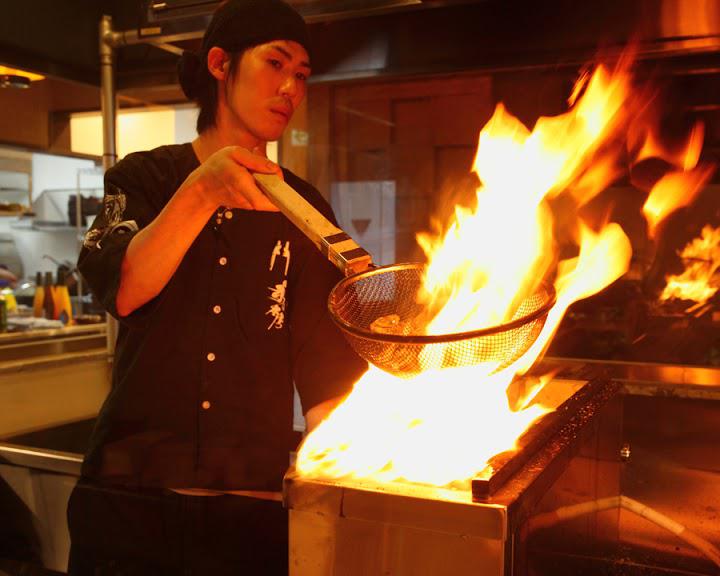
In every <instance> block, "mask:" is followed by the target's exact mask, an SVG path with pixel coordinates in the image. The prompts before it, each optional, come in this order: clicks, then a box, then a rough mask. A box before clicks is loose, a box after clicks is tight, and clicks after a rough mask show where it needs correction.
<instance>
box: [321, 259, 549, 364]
mask: <svg viewBox="0 0 720 576" xmlns="http://www.w3.org/2000/svg"><path fill="white" fill-rule="evenodd" d="M423 269H424V267H423V265H422V264H419V263H412V264H395V265H392V266H383V267H381V268H376V269H374V270H370V271H367V272H363V273H361V274H355V275H353V276H350V277H348V278H345V279H343V280H341V281H340V282H339V283H338V284H337V285H336V286H335V287H334V288H333V290H332V292H331V293H330V296H329V298H328V308H329V310H330V314H331V316H332V318H333V320H334V321H335V322H336V323H337V325H338V326H339V327H340V328H341V329H342V331H343V333H344V334H345V336H346V338H347V339H348V341H349V342H350V344H351V345H352V347H353V348H354V349H355V351H356V352H357V353H358V354H359V355H360V356H362V357H363V358H365V360H367V361H368V362H370V363H371V364H374V365H375V366H377V367H378V368H380V369H382V370H385V371H386V372H390V373H391V374H395V375H396V376H402V377H411V376H413V375H416V374H418V373H420V372H423V371H425V370H428V369H433V368H448V367H457V366H471V365H475V364H479V363H482V362H493V363H497V364H498V366H497V368H496V370H500V369H502V368H504V367H506V366H509V365H510V364H512V363H513V362H514V361H515V360H517V359H518V358H520V356H522V355H523V354H524V353H525V352H526V351H527V350H528V348H530V346H531V345H532V343H533V342H534V341H535V339H536V338H537V337H538V335H539V334H540V331H541V330H542V327H543V325H544V324H545V320H546V319H547V314H548V311H549V310H550V308H552V306H553V305H554V303H555V290H554V289H553V287H552V286H550V285H548V284H545V283H543V284H541V285H540V287H539V288H538V289H537V290H536V291H535V293H533V294H532V295H531V296H529V297H528V298H526V299H525V300H524V301H523V302H522V303H521V305H520V306H519V307H518V309H517V311H516V313H515V315H514V317H513V318H512V320H510V321H509V322H506V323H504V324H499V325H497V326H492V327H489V328H484V329H481V330H474V331H470V332H459V333H455V334H443V335H427V334H413V333H408V334H405V333H403V334H386V333H378V332H376V331H374V330H372V329H371V327H370V326H371V324H372V323H373V322H375V321H376V320H377V319H378V318H382V317H387V316H389V315H397V316H398V317H399V318H400V324H401V325H403V324H406V325H409V324H410V321H411V320H412V319H413V318H416V317H418V316H419V315H420V314H421V312H422V311H423V305H422V304H418V303H417V302H416V294H417V293H418V290H419V289H420V287H421V285H422V279H423ZM407 330H408V329H406V331H407ZM410 330H411V329H410Z"/></svg>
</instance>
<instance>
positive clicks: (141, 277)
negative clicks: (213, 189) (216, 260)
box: [115, 174, 216, 316]
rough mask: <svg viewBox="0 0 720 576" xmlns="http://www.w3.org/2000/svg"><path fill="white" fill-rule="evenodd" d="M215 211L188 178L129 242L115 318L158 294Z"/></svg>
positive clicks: (122, 269) (121, 275)
mask: <svg viewBox="0 0 720 576" xmlns="http://www.w3.org/2000/svg"><path fill="white" fill-rule="evenodd" d="M215 209H216V206H212V205H210V203H208V202H207V200H205V199H204V198H203V195H202V194H201V193H200V191H199V190H198V189H197V183H196V182H193V181H192V174H191V175H190V176H189V177H188V179H187V180H186V181H185V182H184V183H183V184H182V186H181V187H180V188H179V189H178V191H177V192H176V193H175V194H174V195H173V197H172V199H171V200H170V201H169V202H168V203H167V204H166V205H165V207H164V208H163V210H162V211H161V212H160V214H158V216H157V217H156V218H155V219H154V220H153V221H152V222H151V223H150V224H149V225H148V226H146V227H145V228H143V229H142V230H140V231H139V232H138V233H137V234H136V235H135V236H134V237H133V239H132V240H131V241H130V244H129V245H128V248H127V252H125V257H124V258H123V261H122V266H121V272H120V286H119V288H118V292H117V298H116V303H115V306H116V309H117V312H118V315H119V316H127V315H128V314H130V313H131V312H133V311H135V310H137V309H138V308H140V306H142V305H143V304H145V303H146V302H149V301H150V300H152V299H153V298H154V297H155V296H157V295H158V294H159V293H160V292H161V291H162V289H163V288H164V287H165V285H166V284H167V283H168V281H169V280H170V278H171V277H172V275H173V274H174V273H175V270H177V267H178V266H179V265H180V261H181V260H182V259H183V257H184V256H185V253H186V252H187V250H188V248H190V245H191V244H192V243H193V241H194V240H195V238H196V237H197V235H198V234H199V233H200V231H201V230H202V228H203V226H204V225H205V224H206V222H207V221H208V218H210V215H211V214H212V212H213V211H214V210H215Z"/></svg>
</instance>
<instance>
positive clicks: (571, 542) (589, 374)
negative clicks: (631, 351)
mask: <svg viewBox="0 0 720 576" xmlns="http://www.w3.org/2000/svg"><path fill="white" fill-rule="evenodd" d="M543 367H545V368H547V367H554V368H555V369H558V368H560V371H559V372H558V374H557V375H556V376H555V379H554V380H553V381H552V382H551V383H550V384H549V385H548V386H547V387H546V390H548V392H547V393H548V394H553V395H555V399H554V400H555V401H556V402H558V403H559V404H558V405H557V406H558V407H557V409H556V410H555V412H552V413H549V414H547V415H546V416H545V417H543V418H542V419H541V420H539V421H538V422H536V423H535V424H534V425H533V426H532V427H531V428H530V429H529V430H528V431H527V432H526V433H525V434H524V435H523V437H522V438H521V439H520V440H519V449H518V451H516V452H512V453H505V454H500V455H498V456H496V457H495V458H493V459H492V460H491V462H490V465H489V466H488V467H486V468H485V469H484V470H483V471H482V472H480V473H479V474H478V475H477V476H476V477H475V478H474V479H473V480H472V483H471V485H472V490H471V491H468V490H451V489H445V488H443V489H440V488H433V487H429V486H420V485H413V484H401V483H397V484H394V483H386V484H382V485H380V484H373V483H370V482H363V481H353V480H346V481H335V480H328V479H323V478H305V477H301V476H300V475H298V474H297V473H296V472H294V471H290V472H289V473H288V474H287V475H286V478H285V502H286V506H287V507H288V508H289V510H290V537H291V544H290V558H291V562H290V565H291V570H290V573H291V574H293V575H295V576H304V575H325V574H343V575H350V576H352V575H355V574H392V575H393V576H395V575H411V574H412V575H424V574H427V575H434V574H488V575H489V574H497V575H510V574H553V575H559V574H581V573H608V572H605V570H612V572H610V573H613V574H656V573H659V571H660V570H662V571H663V572H662V573H667V574H715V573H717V572H716V571H717V569H718V564H717V561H718V559H719V558H718V557H715V562H713V561H712V560H711V559H710V558H708V556H707V555H706V554H704V553H702V552H700V551H699V550H698V548H696V547H694V546H692V545H690V544H688V543H687V542H686V541H685V540H683V538H682V536H680V537H679V536H677V535H676V534H673V533H672V532H670V531H669V530H670V529H669V527H668V526H669V525H672V526H675V525H677V524H678V523H681V524H682V525H683V526H684V528H685V533H686V534H685V535H686V536H687V533H688V532H693V533H697V534H698V535H700V536H701V540H703V541H714V542H718V536H720V533H719V532H718V524H720V523H718V522H717V513H718V510H719V509H720V490H718V489H717V486H718V482H717V480H718V473H719V472H720V470H719V469H718V468H719V464H720V459H719V458H718V456H719V455H720V452H719V450H720V449H718V448H717V444H716V442H717V440H718V436H719V435H720V428H718V426H717V424H716V423H717V422H718V421H720V420H719V419H718V416H720V403H718V402H717V400H719V399H720V386H719V384H720V379H719V375H718V374H717V372H715V371H708V370H703V369H697V370H694V369H692V368H687V367H686V368H683V367H669V366H666V367H661V366H653V365H634V366H629V365H623V364H617V365H612V364H610V365H607V364H606V365H601V364H593V363H592V362H580V361H578V362H574V361H567V360H555V359H546V360H545V362H544V363H543ZM663 374H665V376H669V375H670V374H673V375H674V376H675V377H678V376H679V377H680V378H682V379H684V380H685V383H683V384H678V385H668V384H662V383H659V382H654V383H653V382H651V381H650V380H651V379H653V378H657V377H659V376H662V375H663ZM628 378H631V379H634V380H633V381H628ZM650 414H652V415H654V416H656V417H657V418H659V420H658V419H655V418H648V417H647V416H649V415H650ZM671 416H672V419H674V420H675V422H673V421H672V420H671ZM713 419H714V422H715V423H713ZM680 424H682V428H681V429H679V428H677V426H678V425H680ZM488 433H492V424H489V425H488ZM678 436H680V437H682V439H683V440H682V441H679V439H678ZM690 438H692V439H693V441H692V444H690V442H688V444H685V445H684V446H685V449H686V450H685V451H684V450H683V448H682V447H681V444H682V442H684V441H688V440H689V439H690ZM690 445H692V446H693V448H692V451H693V452H694V454H693V455H688V454H687V453H683V452H687V450H688V447H689V446H690ZM448 449H452V447H448ZM686 466H687V467H686ZM661 478H662V479H661ZM690 486H692V490H690V489H689V488H690ZM637 502H642V504H640V505H638V504H636V503H637ZM643 505H644V506H646V507H651V508H654V510H653V511H651V512H646V509H645V508H643ZM638 511H639V512H638ZM641 513H642V515H641ZM658 515H659V516H658ZM648 518H650V520H649V519H648ZM658 518H660V520H658ZM668 518H670V519H671V521H670V522H668V521H667V519H668ZM672 522H675V524H672ZM714 550H715V552H716V551H717V549H716V548H715V549H714ZM708 554H710V555H712V554H713V546H712V545H710V551H709V552H708Z"/></svg>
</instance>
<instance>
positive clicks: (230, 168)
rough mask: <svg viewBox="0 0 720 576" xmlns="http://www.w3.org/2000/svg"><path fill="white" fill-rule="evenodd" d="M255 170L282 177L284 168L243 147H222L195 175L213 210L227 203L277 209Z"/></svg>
mask: <svg viewBox="0 0 720 576" xmlns="http://www.w3.org/2000/svg"><path fill="white" fill-rule="evenodd" d="M252 172H261V173H263V174H277V175H278V176H280V177H281V178H282V170H281V169H280V167H279V166H278V165H277V164H275V163H274V162H272V161H271V160H268V159H267V158H265V157H264V156H261V155H260V154H253V152H251V151H250V150H248V149H246V148H243V147H241V146H227V147H225V148H221V149H220V150H218V151H217V152H215V153H214V154H212V155H211V156H210V157H209V158H208V159H207V160H205V162H203V163H202V164H201V165H200V167H199V168H197V169H196V170H195V173H194V174H193V175H192V176H193V179H195V181H196V184H197V185H198V186H199V187H200V188H201V190H202V194H203V197H204V199H205V200H206V201H207V202H208V203H210V204H211V206H212V209H215V208H217V207H218V206H225V207H227V208H241V209H243V210H261V211H265V212H277V211H278V208H277V206H275V204H273V203H272V202H271V201H270V199H269V198H268V197H267V196H265V194H263V193H262V191H261V190H260V188H258V186H257V184H256V183H255V179H254V178H253V176H252Z"/></svg>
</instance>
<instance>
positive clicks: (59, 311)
mask: <svg viewBox="0 0 720 576" xmlns="http://www.w3.org/2000/svg"><path fill="white" fill-rule="evenodd" d="M52 293H53V300H54V301H55V320H60V322H62V323H63V324H65V326H71V325H72V323H73V315H72V304H71V302H70V292H69V291H68V287H67V283H66V279H65V270H63V269H62V268H61V269H59V270H58V273H57V284H56V285H55V286H53V291H52Z"/></svg>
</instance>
